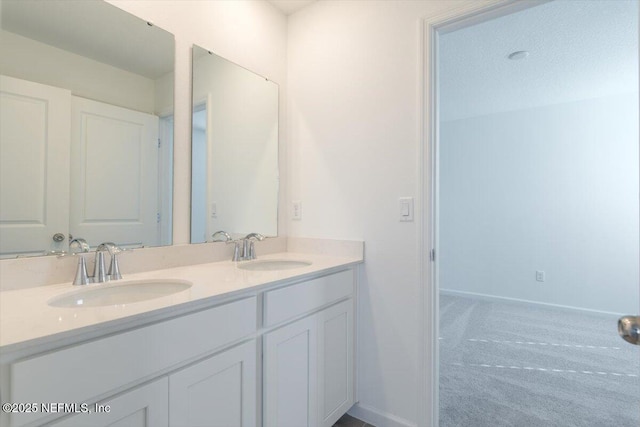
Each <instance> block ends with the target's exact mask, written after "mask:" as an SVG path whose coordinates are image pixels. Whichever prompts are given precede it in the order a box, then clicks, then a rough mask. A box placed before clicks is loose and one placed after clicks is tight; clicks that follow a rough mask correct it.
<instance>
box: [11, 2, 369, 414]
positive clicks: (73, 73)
mask: <svg viewBox="0 0 640 427" xmlns="http://www.w3.org/2000/svg"><path fill="white" fill-rule="evenodd" d="M0 9H1V11H2V22H0V24H1V26H0V44H1V46H2V50H3V61H0V95H2V96H0V104H1V105H0V107H1V108H0V112H1V114H0V115H1V116H2V117H0V119H2V122H3V126H4V127H3V133H2V138H1V139H2V140H1V141H0V146H1V147H2V150H3V151H2V152H3V155H2V156H3V157H2V158H3V179H4V182H6V183H8V184H7V185H4V186H2V188H0V198H1V199H2V204H0V223H2V228H1V230H0V232H1V236H0V237H1V238H0V258H3V259H1V260H0V401H1V403H2V404H3V406H2V412H0V426H3V427H4V426H7V427H33V426H42V425H47V426H55V427H62V426H67V427H70V426H82V427H86V426H91V427H94V426H119V427H123V426H147V427H162V426H180V427H182V426H193V427H195V426H206V427H215V426H220V427H236V426H237V427H240V426H242V427H248V426H265V427H288V426H291V427H304V426H310V427H330V426H332V425H333V424H334V423H335V422H336V421H337V420H338V418H340V416H342V415H343V414H344V413H345V412H346V411H347V410H348V409H349V408H350V407H351V406H352V405H353V404H354V402H355V390H354V353H355V344H354V342H355V339H354V331H355V325H354V319H355V315H354V311H355V301H356V289H357V277H358V274H357V269H358V267H357V265H358V264H359V263H361V262H362V261H363V247H362V242H337V243H336V242H335V241H333V243H331V242H330V241H324V242H322V241H317V240H316V239H306V240H305V239H302V238H286V237H282V236H280V237H275V236H278V233H279V231H278V224H279V223H280V224H283V223H284V220H285V219H284V218H280V219H279V218H278V213H279V211H278V209H279V206H280V207H282V203H281V202H282V196H281V195H280V193H279V190H280V188H281V182H280V172H279V170H280V166H279V164H278V159H279V152H278V149H279V145H280V144H281V140H280V136H279V124H278V117H279V114H281V108H280V104H279V97H280V96H281V94H280V90H279V87H278V85H277V84H276V83H275V82H273V81H271V80H269V79H267V78H265V77H263V76H261V75H258V74H256V73H253V72H251V71H249V70H247V69H245V68H244V67H242V66H240V65H237V64H234V63H232V62H230V61H228V60H226V59H224V58H222V57H220V56H218V55H216V54H214V53H213V51H210V50H207V49H203V48H200V47H198V46H195V45H194V46H193V47H192V48H190V52H189V55H190V56H191V58H192V63H191V69H192V73H191V76H192V80H191V81H190V82H189V83H190V84H189V86H191V87H192V93H191V100H192V111H190V112H189V113H190V114H191V116H192V126H191V134H192V141H191V156H190V157H191V162H190V167H189V169H188V170H187V169H185V164H184V163H182V164H176V165H174V164H173V158H174V148H175V149H176V150H177V149H180V147H182V146H183V145H177V146H176V147H174V146H173V140H174V100H173V95H174V92H175V91H174V80H175V78H176V76H175V73H174V69H175V67H174V53H175V51H176V46H175V43H174V37H173V35H172V34H170V33H169V32H167V31H165V30H163V29H161V28H160V27H158V26H156V25H154V24H153V23H151V22H146V21H144V20H142V19H140V18H139V17H136V16H132V15H130V14H128V13H126V12H124V11H123V10H121V9H119V8H118V7H115V6H113V5H112V4H110V3H108V2H104V1H96V2H93V1H92V2H68V1H65V0H59V1H58V0H50V1H47V2H27V1H15V2H2V3H0ZM78 40H82V41H83V43H77V41H78ZM57 41H59V43H58V44H56V42H57ZM122 46H127V47H128V48H127V49H123V48H122ZM151 47H153V49H151ZM127 52H144V53H145V55H138V54H136V55H133V56H132V55H127ZM182 57H183V58H185V57H186V56H185V55H182ZM45 59H46V60H45ZM45 64H46V66H45ZM184 65H187V64H184ZM181 83H183V82H181ZM183 86H185V85H183ZM177 105H179V104H177ZM175 113H176V115H177V116H180V115H182V114H183V113H184V112H180V111H175ZM176 129H177V128H176ZM184 130H186V129H182V131H184ZM177 134H178V135H180V134H184V132H178V133H177ZM182 157H185V153H182ZM176 158H178V156H176ZM25 164H28V165H30V167H27V168H25V167H24V166H23V165H25ZM5 166H6V167H5ZM174 166H175V176H176V177H177V178H176V179H175V181H176V182H185V180H186V179H188V178H189V176H190V178H191V185H190V188H191V198H190V200H191V205H190V206H189V209H190V213H191V215H190V218H189V224H190V228H191V230H190V231H191V233H190V238H187V236H184V235H180V233H182V234H185V233H184V229H183V230H182V231H180V232H178V233H176V232H174V230H173V226H174V223H175V221H176V220H175V219H176V218H182V219H184V218H183V217H185V218H186V217H187V216H188V215H184V214H185V213H187V211H186V208H187V207H186V206H183V205H180V204H179V203H178V201H179V200H176V201H174V200H173V195H174V193H175V194H180V191H181V188H178V189H174V187H173V182H174ZM5 178H6V179H5ZM11 183H19V184H17V185H13V186H12V185H9V184H11ZM25 189H29V191H25ZM177 199H180V200H184V198H177ZM114 201H117V202H114ZM174 211H175V212H176V214H175V215H174ZM280 214H282V210H280ZM297 219H301V218H300V212H299V211H298V217H297ZM182 225H184V224H182ZM183 228H184V227H183ZM221 230H226V231H228V232H229V233H226V232H222V231H221ZM251 230H254V231H257V232H259V233H262V234H264V235H265V236H269V237H272V238H268V239H263V238H262V237H263V236H262V234H257V233H250V234H246V233H247V231H251ZM280 232H281V233H282V231H280ZM221 234H222V235H224V236H225V238H226V240H227V243H235V247H233V246H232V245H227V244H226V243H211V242H213V241H215V240H216V238H217V237H219V236H220V235H221ZM176 235H177V236H178V238H177V239H176V240H177V241H178V243H183V242H186V241H190V242H191V243H193V244H191V245H185V244H176V245H174V243H175V242H174V236H176ZM245 235H246V237H244V238H239V236H245ZM254 240H257V241H256V242H254ZM262 240H264V241H262ZM101 242H114V243H102V244H101ZM239 242H242V244H243V247H242V255H240V243H239ZM78 243H80V244H78ZM195 243H202V244H195ZM254 243H255V245H256V250H257V251H258V253H259V257H258V258H259V259H257V260H254V259H252V258H253V257H254V256H255V253H256V252H255V251H254ZM116 245H117V246H116ZM78 246H79V247H80V249H81V250H80V251H79V252H80V253H76V252H78V251H76V250H75V249H77V248H78ZM119 248H127V249H130V248H134V250H133V251H127V253H126V254H123V256H122V257H121V258H120V257H118V258H119V262H120V263H121V266H120V272H121V274H122V276H123V278H122V279H119V280H113V281H109V280H108V279H109V278H114V279H115V278H118V277H119V275H118V274H117V272H118V268H116V267H117V266H112V268H111V270H112V271H110V272H107V271H106V268H105V267H106V264H104V259H103V257H104V256H105V255H106V253H102V252H105V251H106V250H108V252H109V254H111V257H112V258H113V259H114V260H115V253H116V249H117V251H119V250H120V249H119ZM141 248H142V249H141ZM274 248H276V249H275V250H274ZM267 249H268V250H267ZM87 250H95V251H96V256H95V258H94V257H93V254H91V255H89V254H86V253H84V252H85V251H87ZM232 251H233V253H232ZM70 254H75V256H69V255H70ZM42 255H49V256H42ZM221 255H224V256H221ZM27 257H32V258H27ZM77 257H80V258H79V259H78V258H77ZM101 259H102V262H101V261H100V260H101ZM78 261H80V262H78ZM91 263H93V264H94V265H95V264H97V265H98V268H95V267H94V266H93V265H85V264H91ZM114 264H115V262H114ZM76 265H78V266H79V268H77V269H76ZM91 268H93V271H94V273H93V274H92V277H90V276H89V275H88V274H87V269H91ZM74 271H76V274H75V277H76V279H75V280H73V278H74ZM109 276H110V277H109ZM72 281H73V283H74V284H78V285H82V286H73V285H72ZM93 282H102V283H93Z"/></svg>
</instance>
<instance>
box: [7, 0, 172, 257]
mask: <svg viewBox="0 0 640 427" xmlns="http://www.w3.org/2000/svg"><path fill="white" fill-rule="evenodd" d="M0 7H1V10H0V16H1V28H0V52H2V54H1V55H0V129H1V130H0V256H2V257H13V256H21V255H38V254H46V253H61V252H63V251H68V250H69V242H70V240H71V239H73V238H82V239H84V240H86V241H87V242H88V244H89V245H90V246H91V247H95V246H97V245H98V244H100V243H102V242H107V241H111V242H115V243H116V244H117V245H119V246H123V247H141V246H158V245H169V244H171V242H172V203H173V202H172V194H173V191H172V181H173V172H172V170H173V163H172V161H173V81H174V39H173V35H172V34H170V33H168V32H166V31H164V30H162V29H160V28H158V27H156V26H154V25H152V24H151V23H147V22H145V21H142V20H140V19H139V18H137V17H135V16H133V15H130V14H129V13H127V12H125V11H123V10H121V9H119V8H117V7H115V6H113V5H111V4H109V3H106V2H104V1H84V0H47V1H39V0H35V1H34V0H2V2H1V3H0ZM74 247H75V244H74Z"/></svg>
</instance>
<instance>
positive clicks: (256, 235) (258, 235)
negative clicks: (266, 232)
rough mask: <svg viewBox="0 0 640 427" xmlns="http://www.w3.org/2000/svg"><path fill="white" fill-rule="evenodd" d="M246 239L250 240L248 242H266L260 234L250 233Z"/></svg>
mask: <svg viewBox="0 0 640 427" xmlns="http://www.w3.org/2000/svg"><path fill="white" fill-rule="evenodd" d="M244 238H245V239H248V240H250V239H256V240H259V241H263V240H264V236H263V235H262V234H260V233H249V234H247V235H246V236H245V237H244Z"/></svg>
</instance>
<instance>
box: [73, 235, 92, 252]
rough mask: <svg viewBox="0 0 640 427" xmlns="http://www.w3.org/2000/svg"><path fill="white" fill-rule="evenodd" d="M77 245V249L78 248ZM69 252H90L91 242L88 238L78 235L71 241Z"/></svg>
mask: <svg viewBox="0 0 640 427" xmlns="http://www.w3.org/2000/svg"><path fill="white" fill-rule="evenodd" d="M76 246H77V250H75V249H76ZM69 252H70V253H71V254H73V255H75V254H78V253H86V252H89V244H88V243H87V241H86V240H84V239H82V238H80V237H78V238H75V239H73V240H71V241H70V242H69Z"/></svg>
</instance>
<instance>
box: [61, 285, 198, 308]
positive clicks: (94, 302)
mask: <svg viewBox="0 0 640 427" xmlns="http://www.w3.org/2000/svg"><path fill="white" fill-rule="evenodd" d="M191 285H192V283H190V282H187V281H183V280H144V281H136V282H127V283H118V282H113V283H109V284H100V285H93V286H91V287H90V288H86V289H81V290H77V291H73V292H68V293H66V294H63V295H60V296H58V297H55V298H52V299H51V300H49V305H50V306H52V307H68V308H72V307H104V306H109V305H116V304H130V303H134V302H140V301H147V300H150V299H154V298H160V297H164V296H167V295H171V294H175V293H178V292H181V291H184V290H186V289H189V288H190V287H191Z"/></svg>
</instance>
